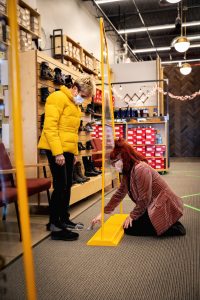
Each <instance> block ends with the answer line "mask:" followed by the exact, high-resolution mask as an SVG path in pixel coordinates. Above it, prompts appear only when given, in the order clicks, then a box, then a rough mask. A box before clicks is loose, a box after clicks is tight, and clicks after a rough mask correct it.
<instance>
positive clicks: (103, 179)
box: [100, 18, 105, 239]
mask: <svg viewBox="0 0 200 300" xmlns="http://www.w3.org/2000/svg"><path fill="white" fill-rule="evenodd" d="M100 40H101V87H102V193H101V195H102V199H101V216H102V218H101V239H103V227H104V206H105V195H104V186H105V94H104V93H105V89H104V53H105V45H104V38H103V19H102V18H100Z"/></svg>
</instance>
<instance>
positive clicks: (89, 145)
mask: <svg viewBox="0 0 200 300" xmlns="http://www.w3.org/2000/svg"><path fill="white" fill-rule="evenodd" d="M92 149H94V147H93V146H92V144H91V141H87V142H86V150H92Z"/></svg>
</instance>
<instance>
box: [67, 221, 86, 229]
mask: <svg viewBox="0 0 200 300" xmlns="http://www.w3.org/2000/svg"><path fill="white" fill-rule="evenodd" d="M65 224H66V228H67V229H72V230H82V229H83V228H84V224H83V223H80V222H79V223H74V222H72V221H71V220H67V221H66V222H65Z"/></svg>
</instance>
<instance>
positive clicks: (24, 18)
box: [0, 0, 41, 51]
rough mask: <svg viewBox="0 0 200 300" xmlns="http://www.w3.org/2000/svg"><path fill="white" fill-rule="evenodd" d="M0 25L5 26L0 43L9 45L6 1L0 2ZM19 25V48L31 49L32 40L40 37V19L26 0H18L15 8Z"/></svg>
mask: <svg viewBox="0 0 200 300" xmlns="http://www.w3.org/2000/svg"><path fill="white" fill-rule="evenodd" d="M0 16H1V26H2V27H4V26H5V27H6V28H5V30H4V32H5V33H4V34H3V36H2V37H1V39H0V43H2V44H4V45H5V46H8V45H9V18H8V15H7V1H2V2H1V3H0ZM17 17H18V25H19V41H20V50H21V51H28V50H31V49H32V40H37V39H39V38H40V32H41V21H40V14H39V13H38V12H37V11H36V10H35V9H33V8H32V7H31V6H30V5H28V4H27V3H26V2H24V1H22V0H19V1H18V8H17Z"/></svg>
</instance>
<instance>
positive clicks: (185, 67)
mask: <svg viewBox="0 0 200 300" xmlns="http://www.w3.org/2000/svg"><path fill="white" fill-rule="evenodd" d="M191 71H192V68H191V66H190V64H188V63H184V64H183V65H182V67H181V68H180V72H181V74H182V75H188V74H190V72H191Z"/></svg>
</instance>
